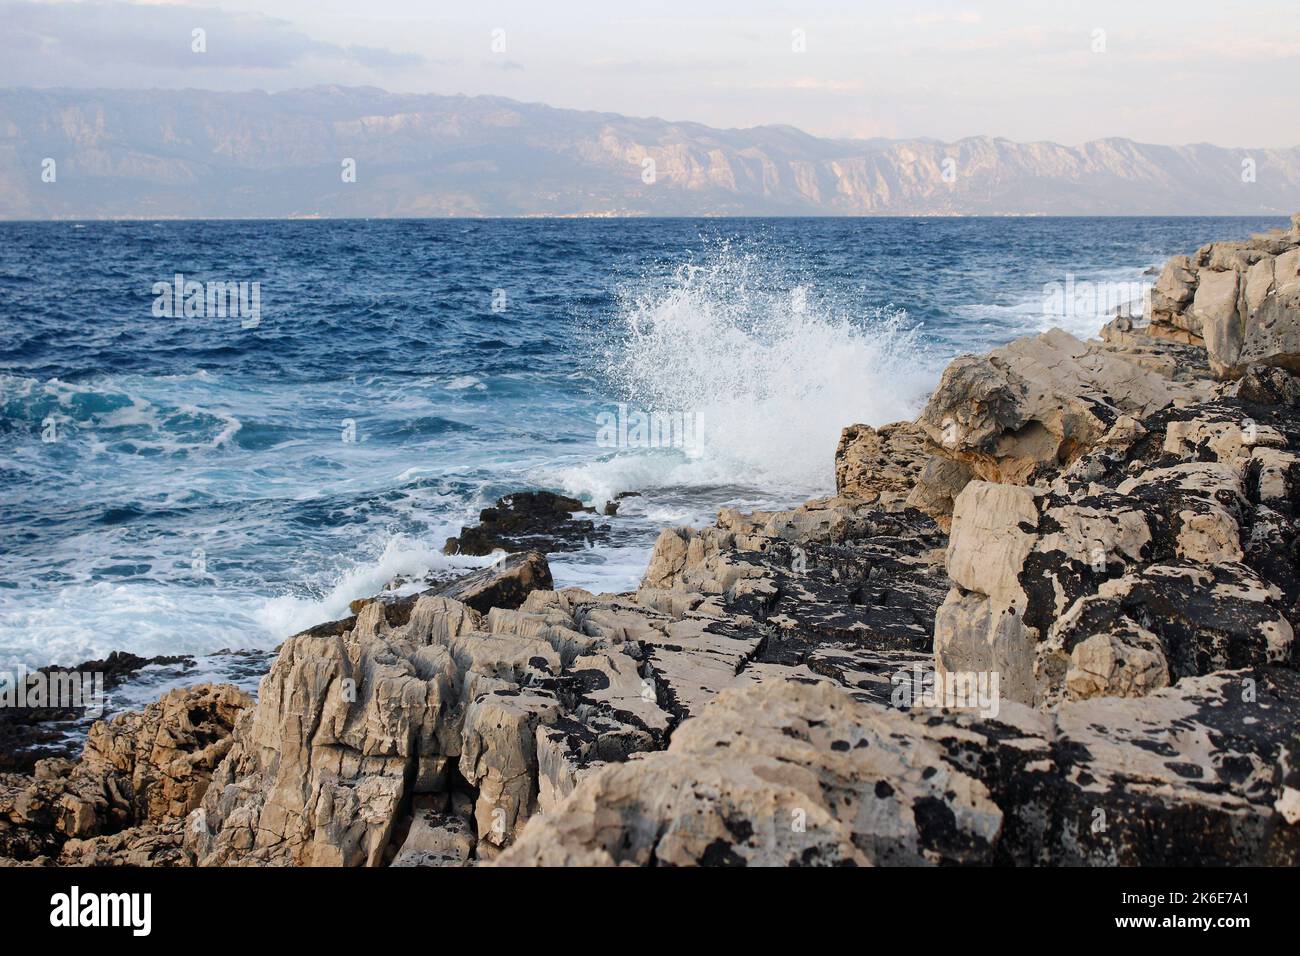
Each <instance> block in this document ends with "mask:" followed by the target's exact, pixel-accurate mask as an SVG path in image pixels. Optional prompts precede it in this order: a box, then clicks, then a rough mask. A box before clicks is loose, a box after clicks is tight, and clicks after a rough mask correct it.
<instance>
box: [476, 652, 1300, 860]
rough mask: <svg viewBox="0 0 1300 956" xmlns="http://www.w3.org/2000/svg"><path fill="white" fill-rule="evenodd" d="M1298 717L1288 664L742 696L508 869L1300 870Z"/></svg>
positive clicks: (585, 792) (1298, 680)
mask: <svg viewBox="0 0 1300 956" xmlns="http://www.w3.org/2000/svg"><path fill="white" fill-rule="evenodd" d="M1297 716H1300V675H1297V674H1296V672H1295V671H1291V670H1283V669H1279V668H1262V669H1255V670H1246V671H1225V672H1220V673H1217V674H1213V675H1208V676H1204V677H1197V678H1191V679H1189V680H1187V681H1184V682H1181V683H1180V684H1179V685H1178V686H1177V687H1170V688H1165V689H1161V690H1157V691H1155V692H1153V693H1152V694H1150V695H1148V696H1146V697H1143V698H1141V699H1130V700H1123V699H1119V698H1115V697H1106V698H1098V699H1094V700H1087V701H1079V702H1067V703H1064V704H1062V705H1061V706H1060V708H1059V709H1058V710H1056V711H1055V712H1051V713H1035V712H1033V711H1030V710H1027V709H1025V708H1023V707H1020V706H1018V705H1016V704H1013V703H1004V704H1003V707H1002V710H1001V712H1000V713H999V714H997V715H996V716H993V715H981V714H979V713H976V712H974V711H971V710H962V711H951V710H948V711H944V710H929V709H924V708H922V709H915V708H914V709H912V710H910V711H903V710H899V709H895V708H889V707H886V706H882V705H879V704H873V703H860V702H856V701H853V700H851V699H849V698H848V697H847V696H846V695H845V694H844V692H843V691H842V690H839V689H837V688H835V687H833V686H832V685H830V684H829V683H821V684H816V685H801V684H798V683H791V682H785V683H780V684H772V685H767V686H762V687H755V688H751V689H746V690H731V691H727V692H726V693H724V694H721V695H719V696H718V697H717V698H716V699H715V700H714V701H713V702H712V703H711V704H710V705H709V706H708V707H706V708H705V709H704V710H703V712H702V713H701V714H700V715H699V716H698V717H696V718H694V719H692V720H690V721H688V722H686V723H685V724H683V725H682V726H681V727H680V728H679V729H678V731H677V733H676V734H675V735H674V738H673V741H672V743H671V744H670V745H669V747H668V750H667V751H665V752H661V753H653V754H646V755H644V756H642V757H640V758H638V759H633V760H630V761H627V762H625V763H622V764H618V765H614V766H608V767H604V768H602V769H600V770H599V771H597V772H596V773H594V774H592V775H590V776H589V777H587V778H586V779H584V780H583V781H582V782H581V783H580V784H579V785H578V787H577V788H576V789H575V790H574V791H573V792H572V793H571V794H570V795H569V796H568V797H567V798H565V799H564V800H563V801H562V802H561V803H560V804H559V805H558V806H556V807H555V808H554V809H553V810H552V811H551V812H548V813H547V814H545V815H543V816H539V817H536V818H534V819H533V820H532V821H531V822H530V824H529V825H528V827H527V828H526V829H525V831H524V833H523V835H522V836H521V838H520V840H519V841H518V842H517V843H516V844H515V845H514V846H513V847H511V848H509V849H508V850H506V852H505V853H504V854H502V855H501V856H500V857H499V858H498V859H497V861H496V865H508V866H526V865H603V866H609V865H844V864H858V865H861V864H869V863H875V864H890V863H913V864H915V863H936V862H937V863H959V862H960V863H979V862H982V863H991V862H997V863H1020V864H1028V863H1035V864H1057V865H1061V864H1064V865H1078V864H1090V865H1175V864H1181V865H1186V864H1195V863H1202V864H1203V863H1204V862H1205V861H1206V860H1214V861H1215V862H1217V863H1222V864H1228V865H1252V864H1253V865H1259V864H1271V865H1294V864H1295V863H1296V862H1297V861H1298V860H1300V830H1297V829H1296V828H1295V827H1294V826H1293V825H1291V824H1290V823H1289V821H1288V820H1287V817H1286V815H1285V811H1286V810H1290V809H1292V808H1293V804H1294V801H1295V797H1294V790H1295V784H1294V769H1293V762H1294V757H1293V756H1292V753H1293V750H1291V749H1288V748H1294V746H1295V731H1294V727H1295V722H1296V718H1297ZM926 768H928V769H926ZM918 770H919V771H920V773H919V774H918V773H917V771H918ZM936 784H937V785H936ZM940 821H942V825H941V826H938V827H936V825H937V824H940ZM796 823H797V824H799V825H795V824H796Z"/></svg>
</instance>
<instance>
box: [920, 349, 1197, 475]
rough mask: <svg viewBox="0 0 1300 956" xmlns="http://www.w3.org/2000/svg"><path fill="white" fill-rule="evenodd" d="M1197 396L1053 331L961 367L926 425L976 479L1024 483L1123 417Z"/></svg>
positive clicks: (961, 362)
mask: <svg viewBox="0 0 1300 956" xmlns="http://www.w3.org/2000/svg"><path fill="white" fill-rule="evenodd" d="M1196 393H1197V390H1196V388H1195V386H1194V385H1193V384H1191V383H1188V382H1182V381H1177V380H1175V379H1172V378H1169V377H1167V376H1166V375H1163V374H1161V373H1159V372H1157V371H1153V370H1151V369H1150V368H1147V367H1144V365H1143V364H1142V363H1141V362H1139V361H1136V360H1133V358H1132V357H1131V356H1129V355H1128V354H1127V353H1125V352H1123V351H1120V350H1114V349H1110V348H1107V347H1105V346H1103V345H1101V344H1085V343H1083V342H1080V341H1079V340H1078V339H1076V338H1074V337H1073V336H1071V335H1069V334H1068V333H1066V332H1063V331H1061V330H1060V329H1053V330H1052V331H1050V332H1045V333H1043V334H1042V335H1038V336H1033V337H1027V338H1022V339H1016V340H1015V341H1014V342H1012V343H1010V344H1009V345H1005V346H1003V347H1001V348H999V349H994V350H993V351H992V352H990V353H989V354H988V355H986V356H979V357H977V356H962V357H959V358H957V359H955V360H954V361H953V362H952V364H950V365H949V366H948V368H947V369H946V370H945V371H944V373H943V377H942V378H941V379H940V382H939V385H938V387H937V388H936V389H935V391H934V394H933V395H932V396H931V398H930V401H929V403H928V404H927V405H926V407H925V409H924V411H922V413H921V416H920V418H919V419H918V424H919V425H920V426H921V427H922V428H923V429H924V430H925V432H926V434H927V435H928V436H929V437H930V439H931V441H933V442H934V443H935V444H936V445H937V446H939V448H940V453H941V454H943V455H946V456H947V457H949V458H954V459H958V460H960V461H964V462H966V463H967V465H968V466H969V467H970V469H971V471H972V472H973V474H974V475H975V476H976V477H979V478H982V479H985V480H988V481H997V482H1005V483H1013V484H1024V483H1026V482H1028V481H1030V480H1031V479H1032V478H1033V477H1034V476H1035V475H1037V474H1039V473H1041V472H1042V471H1043V470H1047V471H1050V472H1054V471H1056V470H1058V469H1060V468H1062V467H1065V466H1068V465H1069V464H1070V463H1071V462H1073V461H1074V460H1075V459H1076V458H1078V457H1079V456H1080V455H1081V454H1083V453H1084V452H1086V451H1087V450H1088V449H1090V448H1091V447H1092V446H1093V445H1095V444H1096V443H1097V442H1098V441H1099V440H1100V439H1101V438H1102V436H1104V435H1105V434H1106V432H1107V431H1108V430H1109V429H1110V427H1111V426H1112V425H1113V424H1114V423H1115V421H1116V420H1118V419H1119V418H1120V416H1121V415H1131V416H1135V417H1139V418H1140V417H1143V416H1146V415H1149V414H1151V413H1153V412H1155V411H1158V410H1159V409H1161V408H1164V407H1167V406H1169V405H1171V404H1173V403H1174V401H1175V400H1178V399H1188V398H1190V397H1192V396H1193V395H1195V394H1196Z"/></svg>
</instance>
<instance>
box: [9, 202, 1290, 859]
mask: <svg viewBox="0 0 1300 956" xmlns="http://www.w3.org/2000/svg"><path fill="white" fill-rule="evenodd" d="M1295 371H1300V214H1298V215H1297V216H1296V217H1294V218H1293V221H1292V225H1291V228H1290V229H1289V230H1277V231H1275V232H1271V233H1267V234H1263V235H1260V236H1256V237H1253V238H1252V239H1250V240H1248V241H1246V242H1216V243H1211V244H1209V245H1207V246H1205V247H1204V248H1202V249H1200V250H1198V251H1197V252H1196V253H1195V254H1194V255H1192V256H1177V257H1174V258H1173V259H1171V260H1170V261H1169V263H1168V264H1167V265H1166V266H1165V268H1164V270H1163V271H1162V272H1161V274H1160V276H1159V279H1158V281H1157V282H1156V284H1155V289H1154V292H1153V295H1152V300H1151V310H1150V314H1149V315H1148V316H1143V317H1140V318H1136V319H1135V318H1132V317H1118V318H1116V319H1115V320H1114V321H1113V322H1111V323H1110V324H1109V325H1107V326H1106V327H1105V329H1104V330H1103V331H1102V333H1101V337H1100V338H1099V339H1098V340H1094V341H1088V342H1083V341H1080V340H1078V339H1076V338H1074V337H1072V336H1070V335H1069V334H1067V333H1065V332H1063V331H1060V330H1052V331H1049V332H1046V333H1043V334H1041V335H1037V336H1031V337H1026V338H1022V339H1017V340H1015V341H1013V342H1011V343H1009V344H1007V345H1005V346H1003V347H1001V348H998V349H994V350H993V351H991V352H990V353H988V354H986V355H982V356H971V355H968V356H962V357H959V358H957V359H956V360H954V361H953V362H952V363H951V364H950V365H949V367H948V368H947V370H946V371H945V372H944V374H943V376H942V379H941V380H940V382H939V384H938V386H937V387H936V389H935V391H934V393H933V395H932V396H931V397H930V400H929V402H928V404H927V405H926V407H925V408H924V410H923V411H922V412H921V414H920V415H919V416H918V417H917V419H916V420H915V421H910V422H898V423H894V424H891V425H886V426H883V427H880V428H872V427H869V426H866V425H852V426H850V427H848V428H846V429H845V430H844V433H843V436H842V438H841V441H840V445H839V448H838V450H837V452H836V455H835V461H834V462H833V467H834V470H835V480H836V495H835V496H834V497H831V498H826V499H820V500H815V501H809V502H806V503H804V504H802V505H799V506H798V507H794V508H791V509H790V510H787V511H774V512H756V513H753V514H742V513H740V512H737V511H734V510H730V509H724V510H723V511H722V512H720V513H719V514H718V517H717V520H716V522H715V523H714V524H713V525H712V526H710V527H705V528H669V529H665V530H664V531H663V532H662V533H661V534H660V536H659V538H658V541H657V543H656V545H655V549H654V553H653V555H652V558H651V560H650V563H649V566H648V567H647V569H646V572H645V575H644V578H643V580H642V582H641V586H640V588H639V589H638V590H636V591H635V592H632V593H628V594H593V593H590V592H587V591H583V590H580V589H575V588H566V589H561V590H555V589H554V585H553V582H552V581H551V577H550V571H549V568H548V566H547V564H546V557H545V551H547V550H553V549H554V548H556V547H561V546H562V545H557V544H556V541H557V540H558V538H562V537H563V535H564V533H567V532H575V533H580V534H590V533H600V530H601V529H600V526H599V525H598V524H596V519H595V516H594V515H593V516H591V517H586V516H582V515H581V514H579V516H577V517H575V516H574V514H573V513H574V512H579V511H580V509H579V508H572V507H570V504H572V503H571V502H567V501H565V500H564V499H559V498H557V496H553V495H552V496H546V495H544V494H531V493H527V494H521V495H515V496H511V499H510V500H507V499H503V500H502V502H499V503H498V506H497V507H496V508H493V509H486V510H485V512H484V514H483V516H482V519H483V524H481V525H480V526H479V527H478V528H475V529H466V530H465V531H464V532H462V534H461V535H460V536H458V538H457V539H453V542H454V543H451V542H449V545H448V550H449V551H455V550H459V549H464V551H465V552H466V553H486V552H487V551H491V550H494V549H496V548H498V547H502V546H503V544H502V536H503V535H506V536H508V535H509V534H512V533H513V534H516V535H517V536H520V537H519V538H518V539H517V540H519V541H523V542H524V543H523V544H521V545H520V547H518V548H515V547H511V548H510V550H513V551H515V552H516V553H514V554H512V555H511V556H510V557H508V558H507V559H505V560H504V561H501V562H499V563H498V564H496V565H494V566H493V567H490V568H486V569H484V570H482V571H478V572H475V574H474V575H471V576H470V577H467V578H464V579H460V580H457V581H453V582H449V583H448V582H443V583H437V584H434V585H433V586H432V587H429V588H427V589H425V590H422V591H420V592H419V593H416V594H410V595H406V596H404V597H401V598H396V597H393V596H391V595H380V596H377V597H375V598H373V599H371V598H364V597H363V598H361V599H360V600H358V601H357V602H354V606H353V612H354V613H353V615H352V616H351V617H349V618H347V619H345V620H342V621H336V622H329V623H327V624H323V625H320V626H318V627H315V628H312V629H310V630H308V631H305V632H303V633H300V634H297V635H294V636H292V637H290V638H288V639H287V640H286V641H285V642H284V644H283V645H282V646H281V647H280V648H279V651H278V654H277V656H276V658H275V660H274V662H273V663H272V664H271V667H270V670H269V672H268V673H267V674H266V676H265V677H264V678H263V679H262V683H261V685H260V689H259V693H258V695H257V699H256V702H254V700H253V698H252V697H250V696H249V695H247V694H245V693H243V692H242V691H240V690H239V689H237V688H235V687H233V686H230V685H211V684H208V685H200V686H197V687H190V688H183V689H176V690H172V691H169V692H168V693H167V694H166V695H164V696H163V697H162V698H161V699H160V700H158V701H157V702H155V703H153V704H151V705H149V706H148V707H146V708H145V709H144V710H143V711H139V712H130V713H125V714H118V715H116V716H114V717H112V718H111V719H108V720H104V721H100V722H98V723H96V724H95V725H94V726H93V727H92V728H91V729H90V731H89V735H88V737H87V739H86V742H85V746H84V749H83V751H82V753H81V754H80V757H79V759H76V760H74V759H72V757H71V755H59V756H54V757H49V758H46V759H43V760H39V761H35V763H34V765H33V766H30V767H28V766H22V765H18V764H9V765H5V766H4V767H0V770H3V771H4V772H0V862H3V863H8V864H13V865H73V866H75V865H124V864H126V865H139V866H193V865H198V866H388V865H391V866H465V865H499V866H531V865H600V866H608V865H638V866H649V865H719V866H736V865H751V866H752V865H791V866H807V865H919V864H977V865H1054V866H1060V865H1097V866H1115V865H1173V864H1190V865H1251V864H1270V865H1292V866H1293V865H1296V864H1297V863H1300V644H1297V642H1296V641H1295V639H1294V629H1295V627H1296V624H1297V616H1298V615H1300V550H1298V548H1297V527H1298V526H1297V520H1298V518H1300V380H1297V379H1296V378H1295V377H1293V375H1292V373H1293V372H1295ZM831 466H832V463H831V462H827V467H828V468H830V467H831ZM616 511H617V506H616V505H615V506H614V507H613V509H612V510H610V509H608V508H607V509H606V514H613V513H614V512H616ZM556 522H559V524H560V525H561V528H560V531H559V532H556V531H555V524H556ZM575 529H576V531H575ZM525 539H526V540H525ZM527 542H531V545H529V544H528V543H527ZM534 548H535V549H534Z"/></svg>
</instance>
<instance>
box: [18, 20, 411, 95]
mask: <svg viewBox="0 0 1300 956" xmlns="http://www.w3.org/2000/svg"><path fill="white" fill-rule="evenodd" d="M0 18H3V20H4V24H5V27H4V30H3V32H0V62H3V63H5V64H6V65H5V66H4V67H0V77H3V78H4V79H5V80H7V81H10V82H13V81H14V80H16V81H18V82H23V81H26V82H32V81H33V80H35V82H36V83H38V84H39V85H50V84H51V82H52V81H53V82H54V83H57V84H59V85H63V84H65V83H67V82H69V81H70V80H71V79H74V78H80V77H84V76H85V75H87V73H88V71H91V72H93V73H96V74H102V73H104V72H108V73H110V75H122V74H128V73H130V72H131V70H132V68H136V69H138V70H142V71H147V72H148V73H149V74H150V75H154V76H156V75H157V74H158V73H159V72H160V71H168V70H183V71H186V72H201V73H204V74H207V73H209V72H211V71H214V70H221V69H226V70H231V69H233V70H259V71H284V70H289V69H291V68H293V67H295V66H297V65H299V64H300V63H302V62H303V61H304V60H306V59H308V58H317V59H321V60H326V61H332V62H335V63H339V64H352V65H356V66H362V67H369V68H393V67H403V68H409V67H415V66H419V65H421V64H422V63H423V62H424V58H423V57H422V56H420V55H419V54H413V53H395V52H393V51H390V50H384V49H377V48H373V47H364V46H351V47H340V46H338V45H336V44H332V43H324V42H321V41H319V40H315V39H312V38H311V37H310V36H308V35H307V34H305V33H303V32H301V31H300V30H298V29H296V28H295V27H294V26H293V25H292V24H290V23H289V22H288V21H286V20H281V19H278V18H275V17H269V16H265V15H263V14H260V13H246V12H234V11H226V10H222V9H221V8H219V7H206V6H205V7H193V6H186V5H183V4H179V3H174V2H170V3H149V4H139V3H126V2H122V0H88V2H81V3H79V2H69V0H55V2H42V3H32V2H20V0H8V2H2V3H0ZM195 31H202V34H201V36H202V39H203V46H204V47H205V48H206V49H204V50H203V51H202V52H199V51H197V50H196V49H195V47H196V45H197V44H196V39H195V38H196V36H198V34H196V33H195ZM34 54H35V55H37V56H39V58H40V59H39V62H37V63H32V62H31V60H32V57H33V55H34ZM11 72H16V73H19V75H18V76H17V77H13V78H11V77H10V76H9V75H8V74H10V73H11ZM23 73H26V74H28V75H27V76H23V75H22V74H23ZM106 80H107V82H106ZM97 85H114V81H113V80H112V79H110V78H106V77H104V76H102V75H99V76H98V83H97Z"/></svg>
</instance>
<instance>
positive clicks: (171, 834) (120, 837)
mask: <svg viewBox="0 0 1300 956" xmlns="http://www.w3.org/2000/svg"><path fill="white" fill-rule="evenodd" d="M183 828H184V821H181V820H171V821H168V822H166V823H161V824H158V823H147V824H144V825H142V826H138V827H132V828H131V829H129V830H123V831H121V832H120V833H113V834H108V835H105V836H96V837H89V838H86V839H73V840H69V841H68V842H67V843H65V844H63V850H62V852H61V853H60V854H59V865H60V866H193V865H194V858H193V856H191V855H190V853H189V852H188V851H187V850H186V849H185V847H184V846H183V834H182V830H183Z"/></svg>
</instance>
